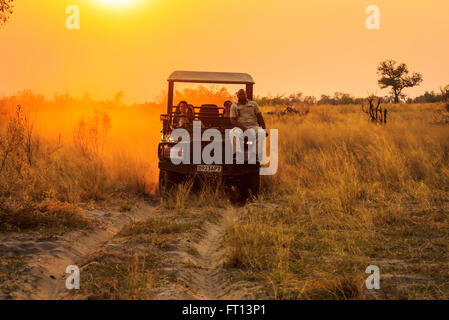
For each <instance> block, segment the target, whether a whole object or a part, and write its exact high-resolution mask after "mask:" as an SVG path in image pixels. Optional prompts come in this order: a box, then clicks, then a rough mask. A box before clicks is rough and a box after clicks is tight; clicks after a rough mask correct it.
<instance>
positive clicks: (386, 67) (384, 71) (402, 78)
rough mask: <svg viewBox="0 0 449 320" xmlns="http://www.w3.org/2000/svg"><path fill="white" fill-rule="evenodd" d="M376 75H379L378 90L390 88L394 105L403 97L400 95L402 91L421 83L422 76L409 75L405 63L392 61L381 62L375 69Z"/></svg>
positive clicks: (416, 73)
mask: <svg viewBox="0 0 449 320" xmlns="http://www.w3.org/2000/svg"><path fill="white" fill-rule="evenodd" d="M377 73H378V74H379V75H380V79H379V80H378V83H379V86H380V88H381V89H385V88H388V87H391V93H392V95H393V96H394V103H399V99H400V98H404V97H405V96H404V95H403V94H402V90H404V89H405V88H411V87H415V86H417V85H419V84H420V83H421V82H422V81H423V76H422V74H420V73H418V72H414V73H413V74H411V75H409V70H408V67H407V65H406V64H405V63H400V64H398V63H397V62H396V61H394V60H386V61H383V62H381V63H380V65H379V67H378V68H377Z"/></svg>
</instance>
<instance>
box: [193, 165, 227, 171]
mask: <svg viewBox="0 0 449 320" xmlns="http://www.w3.org/2000/svg"><path fill="white" fill-rule="evenodd" d="M196 171H197V172H221V166H213V165H199V166H197V167H196Z"/></svg>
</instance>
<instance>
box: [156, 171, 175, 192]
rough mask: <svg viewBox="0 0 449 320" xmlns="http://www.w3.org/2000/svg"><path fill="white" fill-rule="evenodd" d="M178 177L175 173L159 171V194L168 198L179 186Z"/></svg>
mask: <svg viewBox="0 0 449 320" xmlns="http://www.w3.org/2000/svg"><path fill="white" fill-rule="evenodd" d="M178 180H179V179H178V175H177V174H176V173H174V172H170V171H166V170H160V171H159V194H160V196H161V197H163V198H166V197H167V196H168V195H169V194H170V193H171V192H172V191H173V189H175V188H176V186H177V185H178Z"/></svg>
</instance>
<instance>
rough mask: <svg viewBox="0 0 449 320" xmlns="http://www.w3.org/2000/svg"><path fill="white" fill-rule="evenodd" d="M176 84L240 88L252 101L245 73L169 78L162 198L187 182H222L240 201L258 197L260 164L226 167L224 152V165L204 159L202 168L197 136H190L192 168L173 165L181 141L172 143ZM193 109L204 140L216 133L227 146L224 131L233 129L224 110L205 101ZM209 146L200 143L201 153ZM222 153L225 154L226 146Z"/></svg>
mask: <svg viewBox="0 0 449 320" xmlns="http://www.w3.org/2000/svg"><path fill="white" fill-rule="evenodd" d="M176 82H188V83H211V84H241V85H245V86H246V92H247V96H248V99H249V100H252V99H253V85H254V80H253V78H252V77H251V76H250V75H249V74H246V73H227V72H226V73H225V72H196V71H175V72H173V73H172V74H171V75H170V77H169V78H168V104H167V113H166V114H162V115H161V121H162V124H163V128H162V140H161V142H160V143H159V146H158V158H159V169H160V171H159V192H160V194H161V196H162V197H165V196H167V195H168V194H170V192H171V190H172V188H173V187H174V186H176V185H177V184H179V183H182V182H184V181H186V180H188V179H194V181H196V182H198V181H199V184H201V181H204V180H205V179H206V180H207V181H212V180H213V181H219V183H220V184H221V185H222V186H224V187H225V188H226V189H227V190H237V191H238V193H239V196H240V199H244V200H246V199H247V197H248V196H249V195H254V196H257V194H258V193H259V186H260V165H259V162H257V163H255V164H249V163H248V161H246V160H247V159H246V160H245V162H244V163H243V164H236V163H235V161H234V163H233V164H225V161H224V160H225V159H224V157H225V154H224V152H223V159H222V160H223V161H221V163H220V164H215V163H214V164H212V165H211V164H205V163H203V160H202V159H201V163H200V164H193V161H192V158H193V144H194V143H195V138H194V135H193V136H192V135H191V136H190V137H191V138H190V141H189V144H190V146H189V147H190V159H191V161H190V164H182V163H181V164H173V163H172V161H171V158H170V154H171V149H172V148H173V147H174V146H175V145H176V144H177V143H178V141H172V139H170V135H171V133H172V131H173V130H174V129H176V126H175V118H176V112H177V110H176V109H177V108H176V107H175V106H174V105H173V96H174V85H175V83H176ZM223 102H224V101H223ZM190 109H191V110H193V112H192V114H191V117H192V118H193V120H199V121H201V123H202V128H201V136H202V134H203V131H204V130H205V129H209V128H214V129H217V130H219V131H220V133H221V135H222V143H223V144H224V143H225V142H224V141H225V139H224V137H225V136H224V135H225V130H226V129H232V128H233V127H234V126H233V125H232V124H231V122H230V120H229V118H225V117H223V110H224V108H222V107H218V106H217V105H213V104H208V103H207V101H204V104H202V105H200V106H191V107H190ZM190 129H192V128H190ZM209 143H210V142H201V153H202V150H203V148H204V147H205V146H206V145H208V144H209ZM222 150H224V145H223V149H222ZM245 151H246V149H245ZM197 152H198V151H197ZM201 158H202V157H201ZM233 187H234V188H233Z"/></svg>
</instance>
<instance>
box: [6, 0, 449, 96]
mask: <svg viewBox="0 0 449 320" xmlns="http://www.w3.org/2000/svg"><path fill="white" fill-rule="evenodd" d="M114 1H115V2H117V0H39V1H36V0H16V1H15V12H14V14H13V16H12V17H11V20H10V21H9V23H8V24H6V25H5V26H3V27H1V28H0V94H12V93H16V92H17V91H20V90H23V89H32V90H35V91H36V92H39V93H44V94H46V95H48V96H51V95H53V94H54V93H63V92H69V93H71V94H74V95H81V94H82V93H83V92H91V93H92V95H93V96H94V97H97V98H105V97H110V96H112V95H113V94H114V93H115V92H117V91H119V90H125V94H126V96H127V97H128V100H129V101H138V102H142V101H149V100H153V99H154V98H155V97H157V96H158V95H159V94H160V93H161V91H162V90H164V89H165V88H166V79H167V77H168V75H169V74H170V73H171V71H173V70H199V71H230V72H232V71H235V72H248V73H250V74H252V75H253V77H254V78H255V80H256V94H266V93H272V94H276V93H290V92H296V91H301V92H303V93H305V94H307V95H319V94H321V93H327V94H332V93H333V92H335V91H344V92H350V93H352V94H354V95H365V94H366V93H367V92H376V91H377V93H378V94H383V93H384V92H385V94H386V93H387V92H386V90H384V91H381V90H380V89H379V88H378V86H377V81H376V79H377V75H376V67H377V65H378V63H379V62H380V61H381V60H383V59H387V58H392V59H396V60H400V61H404V62H406V63H407V64H408V65H409V67H410V69H411V71H420V72H422V73H423V74H424V83H423V84H422V85H421V86H420V87H419V88H417V89H412V90H407V91H406V92H405V93H408V94H411V95H416V94H421V93H423V92H424V91H425V90H435V89H438V88H439V87H440V86H443V85H446V84H449V59H448V57H449V42H448V40H447V39H448V38H449V19H448V17H447V15H448V12H449V2H448V1H447V0H427V1H422V0H394V1H391V0H388V1H387V0H372V1H371V0H370V1H364V0H338V1H337V0H313V1H312V0H311V1H307V2H306V1H300V0H276V1H274V0H271V1H267V0H127V1H128V2H129V3H127V4H126V3H125V4H121V5H119V4H112V2H114ZM121 1H122V2H123V1H125V2H126V0H121ZM70 4H74V5H77V6H79V8H80V19H81V28H80V30H72V31H70V30H68V29H67V28H66V26H65V20H66V18H67V16H68V15H67V14H66V13H65V10H66V7H67V6H68V5H70ZM371 4H375V5H377V6H379V8H380V14H381V16H380V21H381V26H380V30H368V29H366V27H365V20H366V18H367V17H368V14H366V13H365V8H366V7H367V6H368V5H371Z"/></svg>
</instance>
